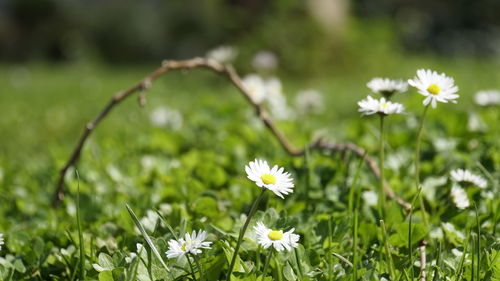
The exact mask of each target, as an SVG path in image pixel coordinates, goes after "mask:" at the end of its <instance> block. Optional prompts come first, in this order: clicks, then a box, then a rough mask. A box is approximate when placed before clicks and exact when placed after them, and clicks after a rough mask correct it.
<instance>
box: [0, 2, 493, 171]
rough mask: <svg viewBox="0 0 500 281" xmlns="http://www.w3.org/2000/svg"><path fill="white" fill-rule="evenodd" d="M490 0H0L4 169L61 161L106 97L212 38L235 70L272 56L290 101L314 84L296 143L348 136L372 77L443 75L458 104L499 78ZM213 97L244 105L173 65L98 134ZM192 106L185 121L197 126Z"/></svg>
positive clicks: (210, 102) (195, 52)
mask: <svg viewBox="0 0 500 281" xmlns="http://www.w3.org/2000/svg"><path fill="white" fill-rule="evenodd" d="M499 10H500V2H498V1H494V0H482V1H456V0H440V1H431V0H423V1H422V0H418V1H417V0H408V1H397V0H378V1H373V0H353V1H349V0H307V1H303V0H290V1H284V0H282V1H264V0H251V1H250V0H225V1H223V0H214V1H194V0H182V1H180V0H179V1H176V0H171V1H162V0H147V1H133V0H104V1H102V0H86V1H83V0H80V1H79V0H7V1H5V0H4V1H0V60H1V64H0V83H1V84H2V85H3V86H2V89H1V90H0V112H1V113H2V118H0V131H1V132H2V136H3V137H2V138H1V140H0V153H1V154H0V155H1V159H2V160H1V161H2V162H3V167H4V169H6V168H5V167H7V166H9V167H12V166H14V167H15V166H23V167H24V166H25V165H26V163H27V162H28V163H33V162H36V160H33V159H44V160H43V161H42V162H43V163H44V164H43V165H44V166H46V163H47V161H49V162H50V163H52V165H53V166H52V167H50V169H54V167H57V166H60V165H61V163H62V161H63V159H65V158H66V157H67V156H68V154H69V151H70V149H71V147H72V146H73V145H74V143H75V141H76V140H77V137H78V135H79V134H80V131H81V128H82V126H83V125H84V124H85V123H86V122H87V121H88V120H90V119H91V118H92V117H93V116H95V114H96V113H97V112H98V111H99V110H100V108H101V107H102V105H103V104H104V103H105V102H106V101H107V100H108V99H109V97H110V96H111V95H112V94H113V93H115V92H117V91H119V90H121V89H124V88H127V87H129V86H130V85H132V84H133V83H135V82H136V81H138V80H139V79H141V78H142V77H143V76H144V75H146V74H147V73H149V72H150V71H151V70H152V69H154V68H155V67H157V66H158V65H159V64H160V62H161V61H162V60H164V59H184V58H190V57H194V56H203V55H205V54H206V53H207V51H208V50H210V49H213V48H215V47H217V46H220V45H230V46H234V47H235V48H237V50H238V56H237V58H236V60H235V62H234V63H235V66H236V68H237V69H238V70H239V71H240V73H241V74H242V76H243V75H245V74H248V73H251V72H254V71H255V69H254V68H253V67H252V60H253V58H254V56H255V55H256V54H257V53H258V52H260V51H262V50H267V51H270V52H272V53H273V54H275V55H276V57H277V61H278V66H277V68H276V69H275V70H274V72H273V73H272V75H273V76H278V77H280V78H281V79H282V81H283V87H284V92H285V94H286V95H287V98H289V102H290V103H293V98H294V95H295V94H296V93H297V92H298V91H300V90H304V89H311V88H312V89H316V90H318V91H320V92H321V93H322V94H323V96H324V97H325V100H326V101H325V105H327V110H324V111H323V112H322V113H321V114H320V115H317V116H313V117H312V118H311V120H314V118H316V119H317V120H321V123H317V122H316V123H315V122H313V121H311V122H310V123H309V125H308V126H309V127H308V128H309V130H308V131H307V132H305V133H304V134H303V135H302V134H300V136H298V137H297V138H298V139H300V138H303V139H304V140H306V139H308V138H309V137H310V135H312V134H313V133H314V131H315V130H317V129H320V128H323V127H325V126H330V129H331V130H335V132H332V133H331V135H333V136H334V137H335V138H340V139H341V138H343V137H344V136H343V135H342V133H341V132H342V131H343V127H345V126H347V125H348V123H346V122H345V120H346V119H348V118H349V117H351V116H358V115H357V113H356V105H355V101H356V100H359V99H361V98H363V97H364V96H365V95H366V94H368V89H367V88H366V87H365V84H366V82H367V81H369V80H370V79H371V78H372V77H374V76H388V77H391V78H403V79H407V78H410V77H412V76H413V75H414V73H415V70H416V69H418V68H433V69H436V70H437V71H440V72H441V71H442V72H446V73H448V74H449V75H451V76H453V77H455V78H456V80H457V84H458V85H459V86H460V88H461V94H462V96H463V98H462V99H461V102H460V103H459V105H458V106H459V107H462V108H466V107H467V106H468V105H470V103H471V102H472V95H473V93H474V92H476V91H478V90H480V89H483V88H495V87H499V86H500V84H499V83H500V82H498V81H500V72H499V71H498V69H499V65H500V60H499V58H500V18H499V17H498V16H497V12H498V11H499ZM179 96H183V98H179ZM221 97H224V98H228V100H227V102H226V103H225V104H226V106H229V104H230V102H229V101H231V100H232V101H234V102H235V103H234V104H236V105H237V106H241V107H242V108H246V107H245V106H246V105H245V103H244V101H243V100H242V99H241V97H239V96H237V95H236V92H235V91H234V89H232V88H231V87H230V86H228V85H226V84H225V83H224V81H221V79H218V78H216V77H214V76H213V75H211V74H209V73H204V72H203V71H193V72H192V73H190V74H189V75H184V74H171V75H169V76H168V77H165V78H162V79H161V80H160V81H158V82H157V83H155V85H154V86H153V88H152V90H151V91H150V93H149V94H148V102H149V103H148V105H147V106H146V107H145V108H139V107H138V106H137V103H136V102H135V101H134V100H133V99H131V100H130V101H127V102H126V103H125V104H124V105H123V106H122V107H120V108H119V109H118V110H116V112H113V113H112V114H111V116H110V117H109V120H106V122H104V123H103V124H102V126H103V127H104V128H103V129H101V130H98V132H97V134H96V136H95V137H96V139H97V140H99V138H100V137H101V136H104V137H105V136H117V135H120V134H125V136H129V134H130V135H134V134H141V132H144V131H141V130H143V128H144V127H148V126H151V122H149V121H150V115H151V114H152V112H153V111H154V110H155V108H156V107H158V106H168V107H170V108H175V109H178V110H179V111H180V112H182V113H189V112H190V110H192V109H193V104H197V105H196V107H195V108H196V110H198V111H200V112H203V111H204V110H206V109H205V108H206V107H207V106H208V107H212V108H217V107H221V106H224V104H223V105H221V104H220V103H221V102H220V100H221V99H220V98H221ZM194 100H200V101H202V102H200V103H197V102H194V103H193V101H194ZM410 100H412V98H410ZM413 100H414V101H415V102H417V103H418V102H420V99H419V98H418V97H414V98H413ZM241 110H243V109H241ZM187 115H188V116H184V126H186V124H192V123H190V122H192V121H190V120H188V119H189V114H187ZM186 118H187V119H186ZM308 120H309V119H308ZM307 122H309V121H307ZM284 126H285V127H286V124H284ZM299 143H300V140H299ZM33 155H37V156H39V158H33V157H32V156H33ZM50 169H49V170H50ZM52 172H53V170H50V172H49V171H47V173H50V174H51V173H52Z"/></svg>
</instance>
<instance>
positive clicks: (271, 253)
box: [262, 249, 274, 281]
mask: <svg viewBox="0 0 500 281" xmlns="http://www.w3.org/2000/svg"><path fill="white" fill-rule="evenodd" d="M273 253H274V251H273V249H269V254H268V255H267V258H266V263H265V264H264V270H263V271H262V281H264V279H265V278H266V273H267V269H268V268H269V262H270V261H271V257H272V256H273Z"/></svg>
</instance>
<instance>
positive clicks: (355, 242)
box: [351, 152, 366, 281]
mask: <svg viewBox="0 0 500 281" xmlns="http://www.w3.org/2000/svg"><path fill="white" fill-rule="evenodd" d="M365 156H366V152H365V154H363V157H361V159H360V160H359V164H358V167H357V168H356V173H355V174H354V179H353V182H352V186H351V192H352V194H353V195H352V196H353V198H354V203H353V209H354V214H352V217H351V218H352V222H351V224H352V236H353V239H352V269H353V270H352V280H353V281H356V280H358V250H357V245H358V206H359V201H360V199H361V192H360V191H359V190H357V184H358V179H359V174H360V172H361V167H363V163H364V162H365Z"/></svg>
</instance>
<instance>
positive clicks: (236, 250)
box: [226, 188, 266, 281]
mask: <svg viewBox="0 0 500 281" xmlns="http://www.w3.org/2000/svg"><path fill="white" fill-rule="evenodd" d="M264 192H266V188H262V191H261V192H260V194H259V196H258V197H257V199H255V201H254V202H253V205H252V208H251V209H250V212H249V213H248V217H247V220H246V221H245V223H244V224H243V227H242V228H241V230H240V235H239V236H238V242H237V243H236V247H235V248H234V253H233V258H232V259H231V264H230V265H229V271H228V272H227V277H226V281H229V280H230V279H231V273H233V268H234V264H235V263H236V257H238V251H239V250H240V246H241V242H242V241H243V237H244V236H245V232H246V231H247V228H248V225H249V224H250V220H251V219H252V216H253V215H254V214H255V212H256V211H257V207H258V206H259V202H260V200H262V198H263V197H264Z"/></svg>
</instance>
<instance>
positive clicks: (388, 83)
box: [366, 77, 408, 98]
mask: <svg viewBox="0 0 500 281" xmlns="http://www.w3.org/2000/svg"><path fill="white" fill-rule="evenodd" d="M366 86H367V87H368V88H370V90H372V92H373V93H376V94H381V95H383V96H384V97H386V98H390V97H391V96H392V95H394V94H397V93H403V92H406V90H408V84H407V83H406V82H404V81H403V80H392V79H388V78H378V77H377V78H373V79H372V80H371V81H370V82H368V83H367V84H366Z"/></svg>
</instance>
